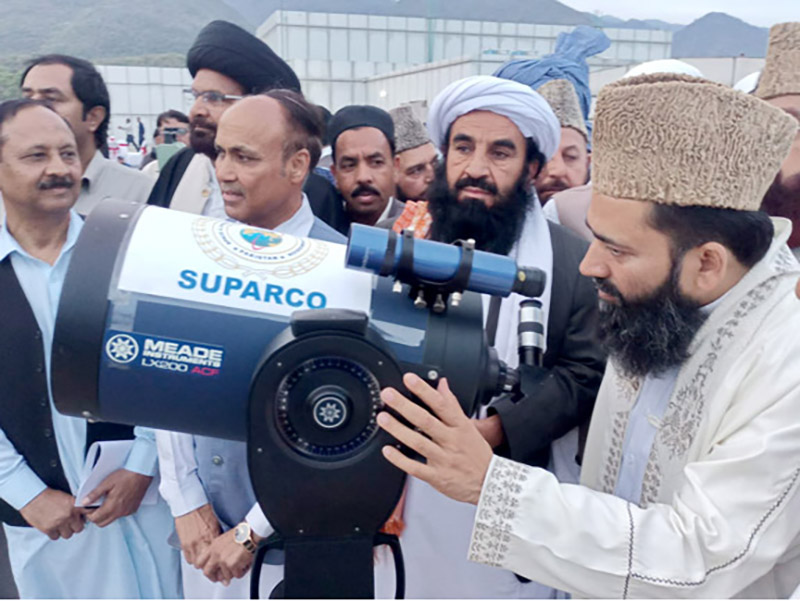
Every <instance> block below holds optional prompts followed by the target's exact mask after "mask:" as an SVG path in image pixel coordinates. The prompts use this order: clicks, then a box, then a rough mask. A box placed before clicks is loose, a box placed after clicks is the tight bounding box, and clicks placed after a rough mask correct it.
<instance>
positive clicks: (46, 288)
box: [0, 212, 158, 509]
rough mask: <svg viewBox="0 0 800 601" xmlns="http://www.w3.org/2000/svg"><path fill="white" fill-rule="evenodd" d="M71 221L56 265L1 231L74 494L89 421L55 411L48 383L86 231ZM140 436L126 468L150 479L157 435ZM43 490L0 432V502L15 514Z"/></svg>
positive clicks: (0, 243)
mask: <svg viewBox="0 0 800 601" xmlns="http://www.w3.org/2000/svg"><path fill="white" fill-rule="evenodd" d="M70 217H71V218H70V223H69V229H68V230H67V239H66V242H65V244H64V247H63V248H62V250H61V254H60V255H59V257H58V259H56V261H55V263H53V265H49V264H48V263H46V262H45V261H42V260H40V259H37V258H35V257H32V256H31V255H30V254H28V253H27V252H26V251H25V250H24V249H23V248H22V247H21V246H20V245H19V243H18V242H17V241H16V240H15V239H14V237H13V236H12V235H11V233H10V232H9V231H8V227H7V225H6V222H5V220H3V227H2V229H0V261H2V260H4V259H5V258H6V257H7V256H9V255H10V257H11V265H12V266H13V267H14V272H15V274H16V276H17V279H18V280H19V284H20V287H21V288H22V290H23V292H24V293H25V296H26V298H27V299H28V304H29V305H30V306H31V309H32V310H33V314H34V316H35V317H36V322H37V324H38V325H39V329H40V330H41V331H42V342H43V345H44V360H45V366H46V374H47V389H48V393H49V396H50V410H51V413H52V418H53V432H54V434H55V438H56V442H57V444H58V452H59V457H60V458H61V463H62V466H63V468H64V474H65V475H66V477H67V482H69V485H70V488H71V489H72V490H73V492H74V491H77V490H78V488H79V487H80V473H81V470H82V468H83V463H84V452H85V446H86V421H85V420H83V419H78V418H74V417H67V416H66V415H62V414H60V413H59V412H58V411H56V409H55V405H54V404H53V391H52V386H51V381H50V361H51V356H52V352H51V347H52V344H53V331H54V329H55V318H56V311H57V309H58V301H59V299H60V297H61V289H62V287H63V286H64V279H65V277H66V275H67V267H68V266H69V260H70V258H71V256H72V250H73V248H74V246H75V242H76V241H77V240H78V235H79V234H80V231H81V229H82V228H83V220H82V219H81V218H80V217H79V216H78V214H77V213H75V212H72V213H71V215H70ZM136 434H137V439H136V441H135V442H134V445H133V448H132V449H131V453H130V455H129V457H128V460H127V462H126V465H125V468H126V469H129V470H130V471H133V472H137V473H140V474H144V475H147V476H152V475H154V474H155V471H156V465H157V463H156V462H157V459H158V455H157V452H156V447H155V436H154V434H153V432H152V431H151V430H148V429H144V428H137V429H136ZM45 488H47V486H46V485H45V484H44V482H42V480H41V479H40V478H39V476H37V475H36V473H35V472H34V471H33V470H32V469H31V468H30V467H29V466H28V464H27V462H26V461H25V458H24V457H22V455H20V454H19V453H18V452H17V450H16V449H15V448H14V446H13V445H12V444H11V442H10V441H9V440H8V438H7V437H6V435H5V433H3V432H2V431H1V430H0V497H2V498H3V499H5V500H6V501H7V502H8V503H9V504H10V505H11V506H12V507H14V508H15V509H20V508H21V507H24V506H25V505H27V504H28V503H29V502H30V501H31V500H32V499H33V498H34V497H36V496H37V495H38V494H40V493H41V492H42V491H44V489H45Z"/></svg>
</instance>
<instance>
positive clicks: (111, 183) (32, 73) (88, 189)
mask: <svg viewBox="0 0 800 601" xmlns="http://www.w3.org/2000/svg"><path fill="white" fill-rule="evenodd" d="M21 88H22V90H21V91H22V95H23V96H25V97H26V98H32V99H34V100H46V101H48V102H49V103H50V105H51V106H52V107H53V109H55V111H56V112H57V113H58V114H59V115H61V116H62V117H63V118H64V119H66V120H67V122H68V123H69V124H70V127H72V131H73V132H74V133H75V138H76V140H77V142H78V155H79V157H80V161H81V166H82V171H83V173H82V176H81V185H80V195H79V196H78V202H77V203H76V204H75V210H76V211H77V212H78V213H79V214H80V215H87V214H88V213H89V212H90V211H91V210H92V209H93V208H94V207H95V206H97V204H98V203H100V202H101V201H102V200H103V199H105V198H121V199H124V200H132V201H135V202H145V201H146V200H147V197H148V195H149V194H150V190H151V188H152V187H153V180H152V179H151V178H149V177H147V176H145V175H143V174H142V173H139V172H138V171H136V170H135V169H131V168H129V167H124V166H122V165H119V164H118V163H117V162H116V161H111V160H109V159H106V158H105V157H104V156H103V154H102V152H101V148H103V146H105V144H106V135H107V133H108V122H109V118H110V115H111V101H110V99H109V94H108V89H107V88H106V84H105V82H104V81H103V77H102V76H101V75H100V73H99V72H98V71H97V69H95V67H94V65H92V64H91V63H90V62H88V61H85V60H83V59H80V58H75V57H72V56H64V55H59V54H50V55H47V56H41V57H39V58H36V59H34V60H33V61H31V63H30V64H29V65H28V67H27V68H26V69H25V72H24V73H23V74H22V80H21Z"/></svg>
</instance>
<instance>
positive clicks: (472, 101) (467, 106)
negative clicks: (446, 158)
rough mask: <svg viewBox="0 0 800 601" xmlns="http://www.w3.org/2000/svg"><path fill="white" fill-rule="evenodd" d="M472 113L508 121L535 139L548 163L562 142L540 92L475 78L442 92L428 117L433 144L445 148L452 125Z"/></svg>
mask: <svg viewBox="0 0 800 601" xmlns="http://www.w3.org/2000/svg"><path fill="white" fill-rule="evenodd" d="M472 111H489V112H491V113H497V114H498V115H503V116H504V117H508V118H509V119H510V120H511V121H512V122H513V123H514V125H516V126H517V127H518V128H519V131H520V132H521V133H522V135H523V136H524V137H526V138H532V139H533V141H534V142H536V145H537V146H538V147H539V150H540V151H541V152H542V154H543V155H544V156H545V159H546V160H547V161H549V160H550V159H551V158H553V155H554V154H555V153H556V151H557V150H558V145H559V144H560V142H561V125H560V124H559V122H558V119H557V118H556V116H555V113H553V109H551V108H550V105H549V104H547V101H546V100H545V99H544V98H542V96H541V95H540V94H539V93H538V92H534V91H533V90H531V89H530V88H529V87H528V86H526V85H524V84H521V83H518V82H516V81H511V80H509V79H500V78H499V77H491V76H489V75H475V76H473V77H467V78H466V79H461V80H459V81H456V82H453V83H451V84H450V85H449V86H447V87H446V88H445V89H444V90H442V91H441V92H440V93H439V95H438V96H437V97H436V99H435V100H434V101H433V104H432V105H431V110H430V112H429V113H428V132H430V134H431V140H433V141H434V143H435V144H436V145H437V146H439V147H440V148H442V147H443V146H444V145H445V144H446V142H447V140H446V136H447V130H448V129H450V126H451V125H452V124H453V122H454V121H455V120H456V119H458V118H459V117H461V116H462V115H466V114H467V113H471V112H472Z"/></svg>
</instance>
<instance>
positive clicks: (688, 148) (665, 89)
mask: <svg viewBox="0 0 800 601" xmlns="http://www.w3.org/2000/svg"><path fill="white" fill-rule="evenodd" d="M594 123H595V125H594V141H593V143H594V152H593V158H592V182H593V184H594V190H595V191H596V192H598V193H600V194H604V195H607V196H612V197H614V198H625V199H630V200H643V201H651V202H657V203H661V204H669V205H678V206H706V207H714V208H728V209H738V210H743V211H757V210H758V209H759V207H760V205H761V200H762V199H763V197H764V194H765V193H766V191H767V189H768V188H769V186H770V184H771V183H772V182H773V180H774V179H775V175H776V174H777V173H778V171H779V169H780V167H781V164H782V163H783V161H784V159H785V158H786V156H787V155H788V154H789V149H790V148H791V145H792V142H793V140H794V137H795V134H796V132H797V121H795V120H794V119H793V118H792V117H790V116H789V115H788V114H786V113H785V112H783V111H781V110H780V109H777V108H775V107H773V106H770V105H769V104H767V103H766V102H764V101H762V100H759V99H758V98H755V97H754V96H748V95H746V94H743V93H741V92H737V91H735V90H732V89H731V88H729V87H727V86H723V85H720V84H716V83H712V82H710V81H707V80H705V79H700V78H697V77H691V76H689V75H677V74H663V73H660V74H653V75H642V76H639V77H631V78H629V79H623V80H620V81H617V82H615V83H612V84H610V85H607V86H606V87H605V88H603V89H602V90H601V91H600V94H599V96H598V98H597V112H596V117H595V121H594Z"/></svg>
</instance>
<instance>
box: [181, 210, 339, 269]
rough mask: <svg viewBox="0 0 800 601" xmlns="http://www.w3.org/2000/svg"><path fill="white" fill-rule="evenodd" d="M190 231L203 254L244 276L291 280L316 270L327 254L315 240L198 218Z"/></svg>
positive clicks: (324, 247) (324, 246) (323, 247)
mask: <svg viewBox="0 0 800 601" xmlns="http://www.w3.org/2000/svg"><path fill="white" fill-rule="evenodd" d="M192 232H193V235H194V239H195V241H196V242H197V244H198V246H199V247H200V248H201V250H202V251H203V252H204V253H205V255H206V256H207V257H208V258H210V259H211V260H212V261H214V262H215V263H216V264H217V265H219V266H220V267H223V268H224V269H231V270H234V271H238V272H240V273H241V274H242V275H244V276H245V277H253V276H255V277H258V278H260V279H262V280H266V279H270V278H281V279H291V278H294V277H297V276H301V275H304V274H307V273H309V272H311V271H313V270H314V269H316V268H317V267H318V266H319V265H320V264H321V263H322V262H323V261H324V260H325V257H326V256H327V255H328V247H327V246H326V245H325V244H323V243H321V242H319V241H317V240H307V239H304V238H295V237H293V236H284V235H283V234H280V233H278V232H272V231H269V230H262V229H257V228H252V227H247V226H243V225H242V224H241V223H232V222H228V221H217V220H214V219H209V218H207V217H200V218H198V219H196V220H195V221H194V223H193V224H192Z"/></svg>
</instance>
